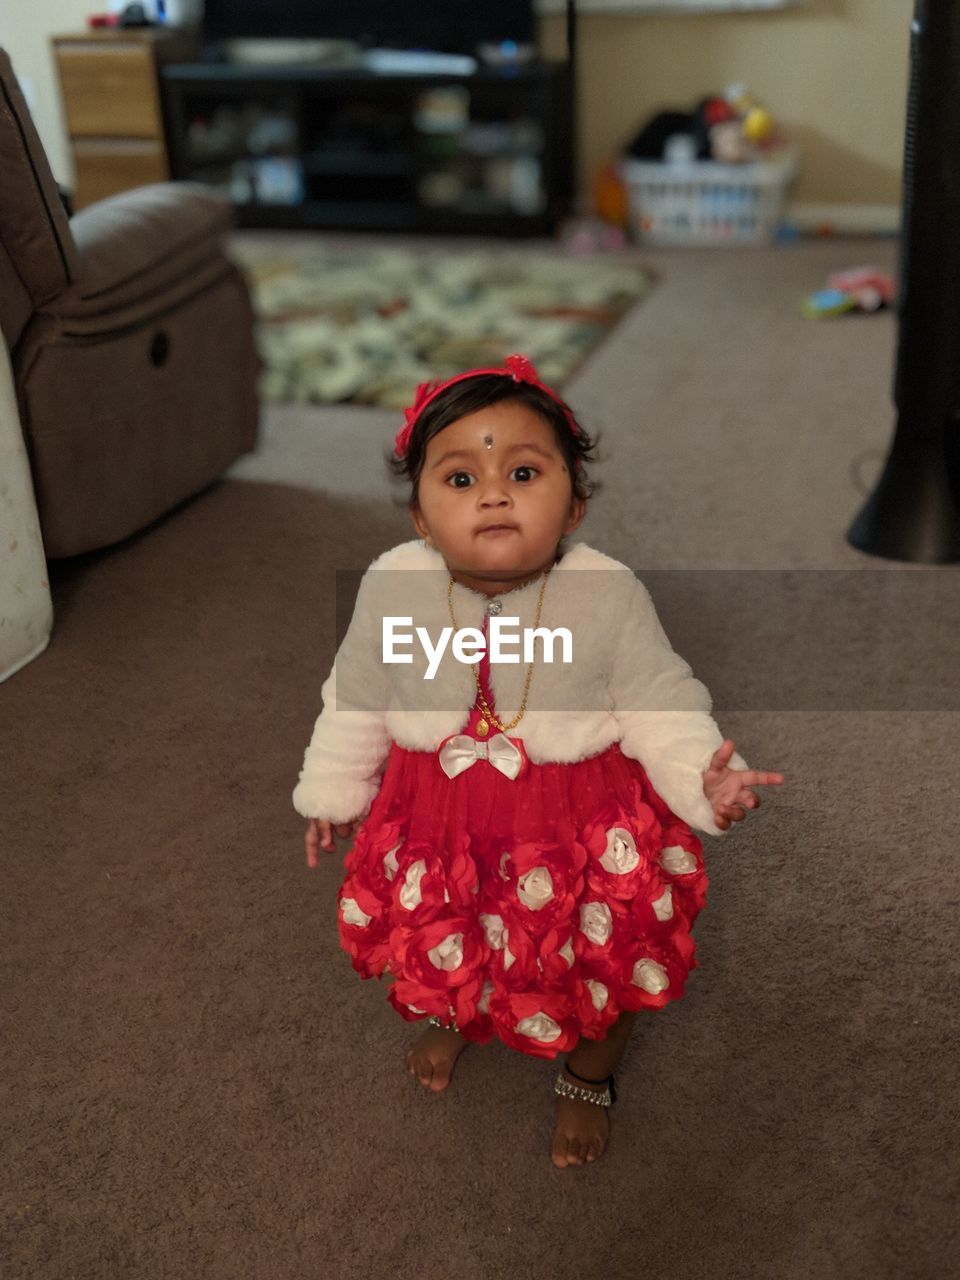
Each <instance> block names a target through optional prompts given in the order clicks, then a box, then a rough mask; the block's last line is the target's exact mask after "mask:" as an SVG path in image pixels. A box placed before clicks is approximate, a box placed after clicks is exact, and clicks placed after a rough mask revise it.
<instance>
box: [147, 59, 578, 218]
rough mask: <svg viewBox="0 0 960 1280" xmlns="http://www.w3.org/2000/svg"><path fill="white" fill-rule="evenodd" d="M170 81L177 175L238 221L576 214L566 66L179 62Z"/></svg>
mask: <svg viewBox="0 0 960 1280" xmlns="http://www.w3.org/2000/svg"><path fill="white" fill-rule="evenodd" d="M162 78H163V100H164V112H165V118H166V127H167V137H168V144H169V151H170V164H171V170H172V175H173V177H175V178H185V179H191V180H193V181H199V182H205V183H208V184H209V185H211V186H213V187H215V188H217V189H218V190H220V191H222V192H224V193H225V194H226V195H228V196H229V197H230V198H231V199H232V200H233V202H234V204H235V206H236V209H237V215H238V221H239V223H240V225H241V226H247V227H303V228H309V227H317V228H321V227H331V228H333V227H337V228H341V229H342V228H348V227H349V228H356V229H369V230H401V229H402V230H406V231H417V232H435V231H439V232H474V233H478V234H490V235H545V234H550V233H551V232H552V231H553V230H554V229H555V227H556V224H557V222H558V220H559V218H561V217H562V216H563V215H564V214H565V213H566V212H567V211H568V209H569V206H570V200H571V195H572V182H573V157H572V155H571V146H570V138H571V135H572V128H571V115H570V113H571V99H570V80H569V72H568V68H567V66H566V64H562V63H548V62H537V63H534V64H528V65H524V66H520V67H517V68H513V69H510V70H509V71H500V70H480V71H477V72H475V73H474V74H472V75H469V76H464V75H456V74H452V73H436V72H434V73H431V74H412V73H411V74H396V73H391V74H383V73H379V72H374V71H368V70H358V69H350V70H334V69H331V68H325V67H322V66H309V65H308V66H304V65H291V66H250V65H246V64H244V65H239V64H237V65H232V64H229V63H183V64H171V65H168V66H165V67H164V68H163V71H162Z"/></svg>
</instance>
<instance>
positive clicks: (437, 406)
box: [390, 373, 597, 507]
mask: <svg viewBox="0 0 960 1280" xmlns="http://www.w3.org/2000/svg"><path fill="white" fill-rule="evenodd" d="M505 400H515V401H517V402H518V403H520V404H524V405H527V406H528V407H529V408H530V409H532V410H533V411H534V412H535V413H537V414H538V415H539V416H540V417H541V418H542V419H543V420H544V421H545V422H546V423H547V424H548V426H551V427H552V428H553V434H554V436H555V437H556V441H557V447H558V448H559V449H560V452H561V454H562V455H563V460H564V462H565V463H566V464H567V470H568V471H569V473H570V484H571V488H572V490H573V495H574V497H576V498H581V499H582V500H583V501H586V500H587V498H589V497H590V496H591V495H592V493H593V492H594V487H595V486H594V485H593V483H592V482H591V481H590V480H589V479H588V478H587V476H586V475H585V473H584V470H583V465H582V464H583V463H584V462H592V461H593V460H594V450H595V449H596V446H597V441H595V440H593V439H591V437H590V436H589V435H588V434H587V432H586V431H585V430H584V428H583V427H582V426H581V424H580V423H579V422H577V434H576V435H574V433H573V432H572V431H571V430H570V422H569V420H568V418H567V414H568V413H569V414H570V418H571V419H573V421H574V422H576V418H574V416H573V411H572V410H571V409H570V408H569V406H568V405H567V404H566V403H565V402H563V401H557V400H555V399H554V398H553V396H551V395H549V394H548V393H547V392H546V391H543V390H542V389H541V388H540V387H537V386H534V385H533V383H530V382H515V381H514V379H513V378H509V377H504V376H503V375H502V374H497V373H481V374H477V376H476V377H475V378H465V379H464V380H463V381H462V382H455V383H454V384H453V385H452V386H450V387H447V388H446V390H444V391H441V392H440V394H439V395H438V396H437V398H436V399H435V400H432V401H431V402H430V404H428V405H427V407H426V409H424V411H423V412H422V413H421V414H420V417H419V418H418V419H417V422H416V425H415V426H414V428H413V431H412V433H411V435H410V442H409V445H408V448H407V452H406V455H405V456H404V457H403V458H397V457H396V456H393V457H391V459H390V467H391V469H392V470H393V473H394V475H396V476H399V477H401V478H403V479H406V480H409V482H410V486H411V493H410V506H411V507H414V506H416V505H417V501H418V490H419V484H420V475H421V472H422V471H423V464H424V461H425V459H426V456H427V445H428V444H429V442H430V441H431V440H432V439H433V437H434V436H435V435H438V434H439V433H440V432H441V431H442V430H443V429H444V427H449V426H450V425H451V423H453V422H457V421H458V420H459V419H460V418H465V417H466V416H467V415H468V414H470V413H476V412H477V411H478V410H479V409H486V408H487V407H488V406H489V405H492V404H499V403H500V402H501V401H505Z"/></svg>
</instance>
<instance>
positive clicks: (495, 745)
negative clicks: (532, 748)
mask: <svg viewBox="0 0 960 1280" xmlns="http://www.w3.org/2000/svg"><path fill="white" fill-rule="evenodd" d="M438 754H439V756H440V768H441V769H442V770H443V772H444V773H445V774H446V775H447V777H448V778H455V777H456V776H457V775H458V774H460V773H463V771H464V770H465V769H469V768H470V767H471V765H474V764H476V762H477V761H478V760H489V762H490V763H491V764H492V765H493V767H494V768H495V769H499V771H500V772H501V773H502V774H503V775H504V777H505V778H509V779H510V781H511V782H513V781H514V779H515V778H517V777H518V776H519V774H520V771H521V769H522V768H523V762H524V754H523V751H522V750H521V749H520V748H519V747H518V746H516V745H515V743H514V742H513V741H512V740H511V739H510V738H508V737H507V735H506V734H505V733H495V734H494V735H493V737H492V738H488V739H487V740H486V741H484V742H480V741H478V739H476V738H471V737H470V736H469V734H466V733H455V734H454V735H453V736H452V737H450V738H447V739H446V741H444V742H442V743H441V744H440V751H439V753H438Z"/></svg>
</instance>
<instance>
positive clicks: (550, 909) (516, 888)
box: [485, 841, 587, 938]
mask: <svg viewBox="0 0 960 1280" xmlns="http://www.w3.org/2000/svg"><path fill="white" fill-rule="evenodd" d="M586 861H587V851H586V850H585V849H584V847H583V845H581V844H580V843H579V842H577V841H573V842H572V843H570V844H540V843H534V842H527V843H525V844H519V845H515V846H514V847H513V849H511V850H509V851H508V850H505V851H504V853H503V854H502V855H501V859H500V862H501V867H500V869H499V870H498V872H497V875H496V877H491V878H489V879H488V881H487V884H486V886H485V887H486V889H487V893H488V896H490V897H493V898H494V899H495V900H497V901H499V902H501V903H503V904H504V908H505V909H506V910H508V911H509V912H510V913H511V914H515V915H516V917H517V919H518V920H519V921H520V922H521V924H522V925H523V928H524V929H525V930H526V932H527V933H528V934H529V935H530V936H531V937H532V938H538V937H542V936H543V934H545V933H547V932H548V931H549V930H550V929H552V928H554V927H555V926H556V925H557V924H558V922H560V921H561V920H565V919H568V918H569V917H570V916H571V915H572V914H573V912H574V908H575V906H576V900H577V898H578V897H579V896H580V894H581V893H582V892H583V868H584V866H585V865H586ZM501 876H503V877H505V878H504V879H500V877H501ZM498 880H499V885H498Z"/></svg>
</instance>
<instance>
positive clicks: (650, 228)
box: [620, 147, 798, 245]
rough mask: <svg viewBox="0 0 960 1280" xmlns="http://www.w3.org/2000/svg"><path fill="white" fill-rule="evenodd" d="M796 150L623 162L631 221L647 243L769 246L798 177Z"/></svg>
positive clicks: (638, 237) (636, 232)
mask: <svg viewBox="0 0 960 1280" xmlns="http://www.w3.org/2000/svg"><path fill="white" fill-rule="evenodd" d="M797 168H798V155H797V151H796V149H795V148H792V147H784V148H782V149H781V150H779V151H777V152H775V153H772V154H771V155H769V156H766V157H764V158H763V159H762V160H753V161H750V162H749V163H747V164H723V163H721V162H720V161H717V160H692V161H690V162H689V163H686V164H666V163H664V162H663V161H659V160H629V159H628V160H624V161H622V163H621V166H620V172H621V175H622V177H623V180H624V182H625V183H626V184H627V188H628V190H629V193H630V219H631V223H632V226H633V231H634V234H635V236H636V238H637V239H638V240H640V241H641V242H644V243H647V244H675V245H699V244H706V245H723V244H728V245H729V244H769V243H770V242H771V241H772V240H773V239H774V237H775V235H776V231H777V226H778V225H779V222H780V219H781V217H782V214H783V205H784V199H785V197H786V193H787V188H788V187H789V186H790V183H791V181H792V180H793V178H794V177H795V176H796V173H797Z"/></svg>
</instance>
